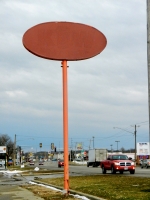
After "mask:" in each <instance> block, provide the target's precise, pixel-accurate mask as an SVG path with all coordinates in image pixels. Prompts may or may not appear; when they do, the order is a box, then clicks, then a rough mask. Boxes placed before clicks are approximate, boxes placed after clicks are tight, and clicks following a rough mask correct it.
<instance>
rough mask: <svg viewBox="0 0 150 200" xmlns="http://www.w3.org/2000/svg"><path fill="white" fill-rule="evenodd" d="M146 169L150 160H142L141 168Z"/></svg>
mask: <svg viewBox="0 0 150 200" xmlns="http://www.w3.org/2000/svg"><path fill="white" fill-rule="evenodd" d="M143 167H146V168H149V167H150V159H144V160H142V162H141V168H143Z"/></svg>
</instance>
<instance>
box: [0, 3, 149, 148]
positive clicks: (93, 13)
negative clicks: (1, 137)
mask: <svg viewBox="0 0 150 200" xmlns="http://www.w3.org/2000/svg"><path fill="white" fill-rule="evenodd" d="M51 21H69V22H78V23H83V24H87V25H90V26H93V27H95V28H96V29H98V30H100V31H101V32H102V33H103V34H104V35H105V36H106V38H107V46H106V48H105V49H104V51H103V52H102V53H101V54H99V55H97V56H96V57H93V58H91V59H87V60H83V61H74V62H73V61H70V62H68V65H69V68H68V101H69V146H70V147H71V146H72V148H75V144H76V143H80V142H82V143H83V147H84V149H89V147H90V148H93V145H94V147H96V148H107V149H110V148H111V146H110V145H113V146H112V148H113V149H116V148H117V142H115V141H120V142H118V148H121V147H124V148H125V149H129V148H134V135H133V134H132V133H134V130H135V127H134V126H135V124H136V125H137V126H139V125H140V127H137V142H148V141H149V130H148V80H147V32H146V31H147V30H146V27H147V18H146V0H126V1H124V0H119V1H118V0H104V1H100V0H94V1H93V0H78V1H71V0H65V1H62V0H51V1H49V0H44V1H42V0H36V1H31V0H26V1H24V0H13V1H12V0H1V1H0V133H1V134H8V135H9V136H10V137H11V138H12V140H14V136H15V134H16V135H17V145H21V146H22V148H23V149H24V150H27V149H32V150H33V151H39V149H40V148H39V143H40V142H41V143H42V144H43V147H42V150H47V151H49V150H50V144H51V143H54V144H55V146H56V147H57V149H62V148H63V124H62V120H63V118H62V116H63V113H62V69H61V67H60V66H61V62H59V61H51V60H46V59H42V58H39V57H36V56H34V55H33V54H31V53H29V52H28V51H27V50H26V49H25V48H24V46H23V44H22V37H23V34H24V33H25V32H26V31H27V30H28V29H29V28H31V27H32V26H35V25H37V24H40V23H43V22H51ZM113 127H118V128H121V129H125V130H128V131H129V132H131V133H129V132H127V131H123V130H121V129H117V128H116V129H114V128H113ZM93 137H94V143H93V141H92V140H93Z"/></svg>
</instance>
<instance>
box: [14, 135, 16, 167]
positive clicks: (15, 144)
mask: <svg viewBox="0 0 150 200" xmlns="http://www.w3.org/2000/svg"><path fill="white" fill-rule="evenodd" d="M14 166H16V134H15V139H14Z"/></svg>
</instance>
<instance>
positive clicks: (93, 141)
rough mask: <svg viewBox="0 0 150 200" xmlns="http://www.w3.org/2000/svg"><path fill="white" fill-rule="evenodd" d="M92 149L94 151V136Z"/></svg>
mask: <svg viewBox="0 0 150 200" xmlns="http://www.w3.org/2000/svg"><path fill="white" fill-rule="evenodd" d="M93 149H94V136H93Z"/></svg>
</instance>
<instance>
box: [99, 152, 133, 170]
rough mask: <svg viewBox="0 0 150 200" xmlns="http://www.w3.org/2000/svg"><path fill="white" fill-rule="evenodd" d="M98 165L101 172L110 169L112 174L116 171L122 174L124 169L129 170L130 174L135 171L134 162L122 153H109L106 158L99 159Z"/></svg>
mask: <svg viewBox="0 0 150 200" xmlns="http://www.w3.org/2000/svg"><path fill="white" fill-rule="evenodd" d="M100 166H101V168H102V173H103V174H106V172H107V170H111V173H112V174H115V173H116V172H117V171H119V172H120V174H123V172H124V171H129V172H130V174H134V173H135V165H134V162H133V161H132V160H131V159H129V158H128V157H127V156H126V155H123V154H112V155H109V156H108V158H107V160H103V161H101V164H100Z"/></svg>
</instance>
